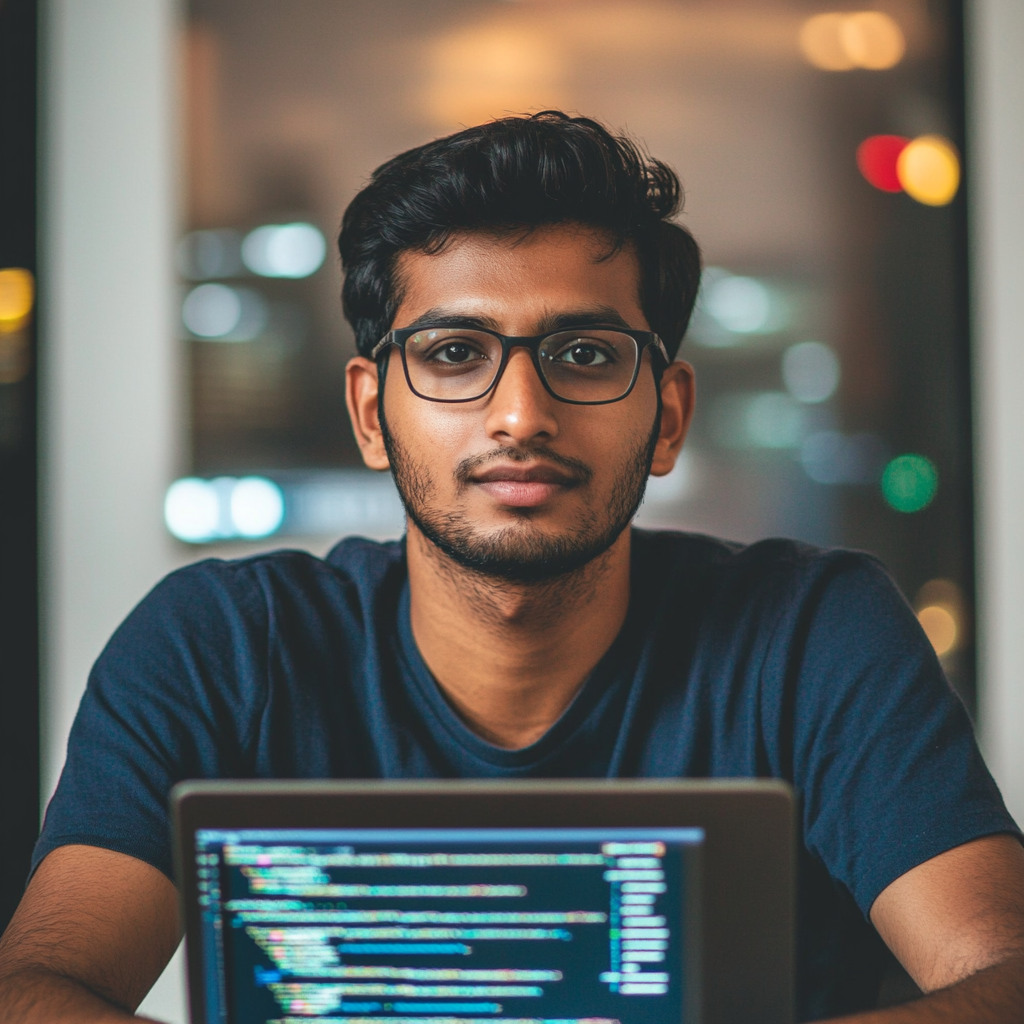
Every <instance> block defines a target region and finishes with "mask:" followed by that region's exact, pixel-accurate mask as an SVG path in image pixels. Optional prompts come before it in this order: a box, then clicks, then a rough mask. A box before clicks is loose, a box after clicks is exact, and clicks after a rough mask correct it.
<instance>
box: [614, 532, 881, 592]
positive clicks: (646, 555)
mask: <svg viewBox="0 0 1024 1024" xmlns="http://www.w3.org/2000/svg"><path fill="white" fill-rule="evenodd" d="M633 550H634V553H635V554H634V557H635V561H636V565H637V568H638V570H639V571H640V572H642V573H653V574H657V575H660V576H664V575H665V574H666V573H671V572H673V571H677V572H679V573H682V574H684V575H686V576H687V577H689V578H690V579H691V580H692V579H694V578H701V577H703V578H706V579H708V580H715V581H719V582H725V581H728V580H731V579H735V580H736V581H738V582H739V581H742V582H743V583H745V584H746V585H750V583H752V582H753V581H754V580H755V579H762V580H764V581H765V582H766V583H769V582H770V583H773V584H777V583H779V582H782V581H789V582H794V581H796V580H799V579H806V580H808V581H810V580H812V579H814V578H820V577H822V576H828V575H830V574H834V573H837V572H840V573H842V572H849V571H854V572H857V571H858V570H862V571H865V572H867V573H868V574H869V575H875V574H881V575H883V576H885V575H886V573H885V569H884V567H883V566H882V564H881V562H879V561H878V559H877V558H875V557H874V556H873V555H871V554H868V553H867V552H864V551H856V550H853V549H850V548H836V547H819V546H817V545H814V544H809V543H806V542H804V541H800V540H793V539H791V538H787V537H769V538H766V539H763V540H758V541H754V542H752V543H741V542H739V541H732V540H725V539H723V538H721V537H713V536H710V535H708V534H703V533H690V532H685V531H680V530H642V529H638V528H634V529H633Z"/></svg>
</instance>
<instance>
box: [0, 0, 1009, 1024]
mask: <svg viewBox="0 0 1024 1024" xmlns="http://www.w3.org/2000/svg"><path fill="white" fill-rule="evenodd" d="M1021 45H1024V5H1020V4H1019V0H974V2H973V3H967V4H966V5H965V4H964V3H963V2H961V0H871V2H865V3H851V2H841V3H828V2H826V0H373V2H370V0H345V2H344V3H339V2H336V0H290V2H289V3H288V4H282V3H280V2H277V0H191V2H180V3H179V2H174V0H50V2H44V3H30V2H28V0H0V48H3V50H4V53H0V75H2V76H3V77H2V78H0V117H2V120H0V137H2V138H3V140H4V143H5V146H6V153H7V154H10V156H9V158H5V160H4V161H0V174H2V175H3V176H4V177H3V178H2V179H0V180H2V190H0V215H2V217H3V218H4V219H3V220H0V224H2V225H3V229H2V231H0V255H2V258H0V268H2V269H0V633H2V637H0V639H2V646H0V674H2V676H3V679H4V684H5V692H6V693H8V694H9V698H8V699H9V700H10V701H11V707H12V708H16V713H14V714H12V715H10V716H8V718H7V720H6V721H0V728H4V729H8V730H11V734H10V743H3V742H0V757H6V758H7V759H8V761H10V772H11V774H10V775H8V777H9V778H13V777H17V778H18V779H19V784H18V785H17V786H15V787H12V788H11V792H10V794H8V796H7V797H6V798H5V799H6V800H7V801H8V805H9V806H8V811H9V817H10V818H11V820H14V818H15V817H16V818H17V821H18V823H19V824H18V827H17V829H16V830H15V831H16V833H17V839H16V841H15V842H14V843H12V844H8V845H9V847H10V849H9V850H8V851H7V852H5V856H6V857H7V860H6V861H5V862H4V885H5V889H4V899H5V901H6V902H5V906H6V907H7V908H8V910H7V911H6V912H9V907H10V906H13V902H12V901H13V900H15V899H16V898H17V892H18V890H19V889H20V886H21V878H22V877H23V868H22V867H21V865H22V862H23V860H24V857H25V855H26V854H27V850H28V849H29V848H30V846H31V840H32V838H33V837H34V834H35V829H36V827H37V818H36V814H37V808H38V802H37V801H38V799H39V798H40V797H41V799H42V800H43V801H44V802H45V800H46V798H47V797H48V795H49V793H50V792H51V791H52V787H53V785H54V784H55V783H56V779H57V776H58V774H59V771H60V767H61V764H62V762H63V755H64V745H65V743H66V736H67V731H68V728H69V727H70V723H71V720H72V718H73V715H74V711H75V708H76V705H77V701H78V698H79V696H80V694H81V691H82V688H83V686H84V683H85V678H86V675H87V673H88V669H89V666H90V664H91V662H92V660H93V659H94V658H95V656H96V655H97V654H98V652H99V650H100V649H101V647H102V645H103V643H104V642H105V640H106V638H107V637H108V636H109V634H110V632H111V631H112V630H113V629H114V628H115V627H116V625H117V623H118V622H119V621H120V619H121V618H123V616H124V615H125V614H126V613H127V612H128V611H129V610H130V608H131V607H132V605H133V604H134V603H136V602H137V601H138V600H139V599H140V598H141V597H142V596H143V594H144V593H145V592H146V590H147V589H148V588H149V587H151V586H152V585H153V584H154V583H155V582H156V581H157V580H158V579H159V578H160V576H161V575H163V574H164V573H166V572H167V571H169V570H171V569H173V568H174V567H176V566H179V565H182V564H185V563H187V562H189V561H193V560H196V559H199V558H205V557H209V556H216V557H237V556H240V555H243V554H248V553H251V552H253V551H257V550H263V549H268V548H273V547H279V546H285V545H287V546H298V547H305V548H308V549H310V550H313V551H315V552H324V551H326V550H327V549H328V548H329V547H330V546H331V545H332V544H333V543H335V542H336V540H337V539H338V538H339V537H341V536H344V535H346V534H352V533H359V534H363V535H368V536H374V537H391V536H399V535H400V534H401V532H402V530H403V518H402V512H401V507H400V504H399V502H398V499H397V495H396V493H395V491H394V488H393V485H392V484H391V482H390V478H389V477H388V476H386V475H385V476H382V475H379V474H374V473H371V472H369V471H367V470H365V469H364V468H362V466H361V463H360V459H359V456H358V452H357V449H356V447H355V444H354V442H353V439H352V436H351V431H350V428H349V425H348V420H347V416H346V413H345V408H344V398H343V373H344V367H345V363H346V361H347V359H348V358H349V357H350V356H351V355H352V354H353V352H354V346H353V342H352V335H351V332H350V330H349V328H348V325H347V324H346V323H345V322H344V320H343V318H342V316H341V313H340V303H339V292H340V284H341V278H340V269H339V265H338V259H337V255H336V252H335V239H336V235H337V231H338V227H339V223H340V219H341V214H342V212H343V210H344V208H345V206H346V205H347V203H348V202H349V201H350V199H351V198H352V196H353V195H354V194H355V193H356V192H357V191H358V189H359V188H360V187H361V186H362V185H363V184H364V183H365V182H366V180H367V178H368V176H369V174H370V173H371V172H372V170H373V169H374V168H375V167H376V166H377V165H379V164H380V163H381V162H383V161H384V160H386V159H387V158H389V157H390V156H392V155H394V154H395V153H397V152H400V151H402V150H404V149H406V148H409V147H410V146H414V145H417V144H419V143H422V142H424V141H426V140H428V139H431V138H435V137H437V136H439V135H443V134H447V133H449V132H451V131H455V130H458V129H459V128H460V127H461V126H464V125H471V124H477V123H480V122H481V121H484V120H487V119H489V118H491V117H495V116H503V115H505V114H508V113H523V112H529V111H535V110H540V109H545V108H550V107H558V108H561V109H565V110H569V111H572V112H579V113H581V114H585V115H588V116H592V117H596V118H599V119H600V120H602V121H604V122H605V123H606V124H608V125H609V126H610V127H612V128H613V129H620V130H622V131H625V132H628V133H630V134H632V135H634V136H636V137H638V138H640V139H642V140H643V141H644V143H645V144H646V146H647V148H648V149H649V151H650V152H651V153H652V154H653V155H654V156H657V157H658V158H660V159H662V160H665V161H667V162H668V163H670V164H671V165H672V166H673V167H674V168H675V169H676V170H677V171H678V173H679V175H680V177H681V179H682V181H683V184H684V186H685V189H686V209H685V212H684V213H683V215H682V223H684V224H685V225H686V226H687V227H688V228H689V229H690V230H691V231H692V232H693V233H694V235H695V236H696V237H697V239H698V241H699V242H700V244H701V246H702V248H703V251H704V255H705V262H706V271H705V275H704V284H703V287H702V292H701V296H700V299H699V301H698V308H697V311H696V314H695V317H694V320H693V323H692V326H691V329H690V332H689V334H688V336H687V338H686V340H685V342H684V345H683V347H682V349H681V351H680V357H681V358H685V359H688V360H690V361H691V362H692V363H694V365H695V366H696V368H697V379H698V411H697V416H696V420H695V424H694V428H693V431H692V434H691V439H690V441H689V442H688V444H687V447H686V449H685V451H684V453H683V457H682V459H681V460H680V464H679V466H678V468H677V469H676V470H675V471H674V472H673V473H672V474H671V475H670V476H669V477H666V478H664V479H660V480H656V481H653V482H652V484H651V486H650V488H649V490H648V496H647V499H646V501H645V504H644V506H643V508H642V509H641V512H640V514H639V517H638V522H639V523H640V524H642V525H645V526H653V527H669V528H678V529H687V530H696V531H703V532H708V533H713V534H716V535H719V536H726V537H729V538H732V539H736V540H742V541H748V540H754V539H757V538H759V537H765V536H774V535H786V536H793V537H798V538H802V539H805V540H808V541H811V542H813V543H816V544H826V545H844V546H852V547H857V548H861V549H864V550H868V551H871V552H873V553H875V554H877V555H878V556H879V557H880V558H881V559H882V560H883V561H884V562H885V563H886V565H887V566H888V567H889V569H890V571H891V572H892V573H893V575H894V577H895V578H896V580H897V582H898V584H899V585H900V587H901V588H902V590H903V592H904V593H905V595H906V597H907V600H908V601H909V602H910V603H911V604H912V605H913V607H914V609H915V611H916V612H917V614H918V616H919V619H920V621H921V623H922V625H923V626H924V628H925V631H926V632H927V634H928V636H929V639H930V640H931V641H932V643H933V645H934V647H935V649H936V651H937V653H938V654H939V656H940V658H941V659H942V662H943V665H944V667H945V669H946V671H947V673H948V675H949V677H950V680H951V682H952V683H953V685H954V686H955V687H956V688H957V690H958V691H959V693H960V694H961V696H962V697H963V699H964V701H965V703H966V704H967V706H968V708H969V710H970V711H971V713H972V715H975V716H977V720H978V722H979V727H980V729H981V735H982V740H983V743H984V745H985V748H986V752H987V753H988V755H989V757H990V759H991V762H992V764H993V766H994V769H995V771H996V774H997V776H998V778H999V781H1000V783H1001V785H1002V786H1003V789H1004V792H1005V793H1006V794H1007V797H1008V800H1009V802H1010V804H1011V807H1012V808H1014V809H1015V810H1016V813H1017V814H1018V816H1020V815H1021V813H1022V812H1024V743H1022V742H1021V736H1022V734H1024V682H1022V680H1021V670H1020V659H1021V657H1024V642H1022V640H1021V639H1020V635H1021V632H1022V631H1021V629H1020V624H1021V616H1022V615H1024V540H1022V538H1021V537H1020V536H1019V535H1020V532H1021V531H1020V530H1019V527H1018V525H1017V520H1018V518H1019V508H1020V505H1021V501H1022V500H1024V467H1022V466H1021V465H1020V464H1019V462H1020V456H1019V453H1020V451H1021V449H1022V446H1024V409H1022V407H1021V402H1020V400H1019V399H1018V397H1017V395H1016V391H1017V388H1018V386H1019V385H1018V383H1017V382H1021V381H1024V366H1022V365H1019V364H1020V362H1021V360H1024V346H1022V345H1021V340H1022V339H1021V322H1022V321H1021V317H1020V313H1019V303H1018V301H1017V299H1016V295H1017V293H1018V292H1019V290H1020V277H1021V275H1022V274H1024V243H1022V238H1024V200H1022V198H1021V189H1020V187H1019V186H1020V166H1021V165H1022V162H1024V71H1022V70H1021V68H1020V67H1019V61H1018V58H1017V53H1018V52H1019V48H1020V46H1021ZM4 54H7V55H8V59H7V60H6V61H5V60H4ZM37 54H38V55H39V56H38V57H37ZM37 80H38V81H39V82H40V83H41V90H40V96H39V102H38V104H37V101H36V97H35V91H34V90H35V83H36V81H37ZM37 225H38V238H39V241H40V257H41V258H40V259H39V260H38V261H37V259H36V250H35V242H36V237H37ZM37 368H38V371H37ZM37 400H38V401H37ZM37 407H38V414H37ZM37 424H38V428H39V442H38V444H37V441H36V428H37ZM37 494H38V506H37V497H36V496H37ZM37 522H38V523H39V524H40V526H41V532H40V537H39V542H38V544H37V538H36V532H35V531H36V523H37ZM37 607H38V608H39V609H40V610H41V617H40V618H39V619H38V620H37V617H36V608H37ZM37 633H38V635H41V639H42V643H41V645H40V644H39V643H38V639H37ZM37 651H41V658H40V657H37ZM37 680H41V692H42V700H41V702H38V707H39V709H40V710H39V729H40V731H39V736H40V738H41V740H40V742H41V747H38V746H33V745H32V744H33V743H34V742H35V740H34V739H31V737H34V736H35V735H36V731H35V722H36V718H35V715H36V707H37V696H36V686H37ZM26 737H30V738H26ZM37 763H38V764H39V765H40V768H39V772H38V773H37V772H36V768H35V765H36V764H37ZM14 834H15V832H14V831H12V835H14ZM19 872H21V874H20V875H19ZM176 970H177V968H176V967H175V968H174V969H172V970H171V971H170V972H168V974H167V975H165V978H164V979H162V981H161V983H160V984H159V985H158V988H157V990H155V991H154V994H153V995H152V996H151V997H150V1001H148V1002H147V1004H146V1008H147V1009H148V1010H149V1012H152V1013H155V1014H157V1015H158V1016H161V1017H162V1018H163V1019H167V1020H174V1021H177V1020H183V1019H184V1015H183V1014H184V1011H183V1009H182V1005H181V992H180V977H179V975H178V974H177V973H175V972H176Z"/></svg>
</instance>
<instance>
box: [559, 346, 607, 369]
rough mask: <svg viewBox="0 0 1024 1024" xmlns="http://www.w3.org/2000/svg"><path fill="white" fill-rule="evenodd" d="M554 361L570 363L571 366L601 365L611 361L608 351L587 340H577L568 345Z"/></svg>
mask: <svg viewBox="0 0 1024 1024" xmlns="http://www.w3.org/2000/svg"><path fill="white" fill-rule="evenodd" d="M554 362H556V363H568V364H569V366H600V365H601V364H602V363H607V362H609V358H608V353H607V352H605V351H604V349H603V348H601V347H600V346H598V345H593V344H590V343H586V342H577V343H576V344H574V345H567V346H566V347H565V348H563V349H562V351H561V352H559V353H558V355H556V356H555V358H554Z"/></svg>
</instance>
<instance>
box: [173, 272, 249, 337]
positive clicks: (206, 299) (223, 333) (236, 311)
mask: <svg viewBox="0 0 1024 1024" xmlns="http://www.w3.org/2000/svg"><path fill="white" fill-rule="evenodd" d="M268 316H269V310H268V309H267V304H266V302H265V301H264V299H263V297H262V296H261V295H260V294H259V293H258V292H254V291H252V290H251V289H249V288H229V287H228V286H227V285H225V284H201V285H199V286H198V287H196V288H193V289H192V290H191V291H190V292H189V293H188V295H186V296H185V301H184V303H182V307H181V319H182V323H184V325H185V326H186V327H187V328H188V329H189V331H191V332H192V334H194V335H195V336H196V337H197V338H203V339H204V340H206V341H252V340H253V339H254V338H257V337H259V335H260V333H261V332H262V331H263V329H264V327H266V325H267V318H268Z"/></svg>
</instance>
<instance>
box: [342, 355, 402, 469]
mask: <svg viewBox="0 0 1024 1024" xmlns="http://www.w3.org/2000/svg"><path fill="white" fill-rule="evenodd" d="M380 398H381V396H380V394H379V388H378V379H377V364H376V363H374V362H371V361H370V360H369V359H364V358H363V357H362V356H356V357H355V358H354V359H350V360H349V362H348V366H346V367H345V404H346V405H347V406H348V415H349V419H351V420H352V432H353V433H354V434H355V435H356V444H358V445H359V450H360V451H361V452H362V453H363V462H365V463H366V465H367V466H369V468H370V469H390V468H391V463H390V462H389V461H388V453H387V452H386V451H385V450H384V432H383V431H382V430H381V429H380Z"/></svg>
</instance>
